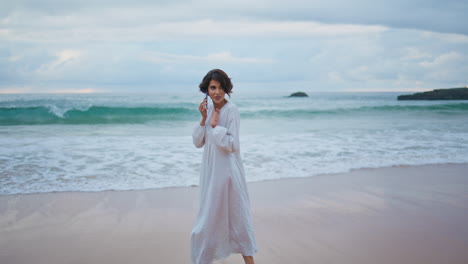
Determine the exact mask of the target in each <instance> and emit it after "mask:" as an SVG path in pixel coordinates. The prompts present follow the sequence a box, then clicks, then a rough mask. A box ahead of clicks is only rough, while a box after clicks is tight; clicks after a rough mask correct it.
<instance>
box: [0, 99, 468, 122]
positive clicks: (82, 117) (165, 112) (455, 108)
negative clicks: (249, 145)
mask: <svg viewBox="0 0 468 264" xmlns="http://www.w3.org/2000/svg"><path fill="white" fill-rule="evenodd" d="M275 107H276V109H275ZM302 107H303V106H302ZM240 112H241V115H242V117H246V118H272V117H273V118H274V117H279V118H281V117H295V118H301V117H302V118H314V117H321V116H330V115H332V116H343V117H344V118H346V117H349V116H350V115H380V114H385V113H387V114H392V113H408V114H411V113H415V114H441V115H459V114H465V115H466V114H468V103H448V104H431V105H383V106H361V107H354V108H351V107H350V108H330V109H307V108H305V109H304V108H301V109H298V108H294V106H292V107H289V108H279V107H278V106H272V107H271V109H265V108H264V109H255V108H250V109H249V108H248V107H247V108H244V109H242V108H240ZM198 116H199V113H198V111H197V109H196V106H194V105H184V106H157V107H151V106H145V107H128V106H127V107H114V106H89V105H88V106H79V107H71V108H63V107H57V106H55V105H53V104H52V105H47V106H27V107H11V106H7V107H0V125H3V126H8V125H45V124H142V123H148V122H153V121H158V120H169V121H183V120H194V119H196V118H197V117H198Z"/></svg>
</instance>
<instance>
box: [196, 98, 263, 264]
mask: <svg viewBox="0 0 468 264" xmlns="http://www.w3.org/2000/svg"><path fill="white" fill-rule="evenodd" d="M212 113H213V104H210V105H209V106H208V113H207V121H206V124H205V125H204V126H200V125H197V126H196V127H195V129H194V130H193V134H192V137H193V143H194V144H195V146H196V147H198V148H201V147H203V146H205V149H204V151H203V160H202V166H201V174H200V198H199V199H200V201H199V211H198V215H197V218H196V220H195V224H194V226H193V229H192V234H191V238H190V254H191V263H192V264H210V263H212V262H213V261H214V260H217V259H221V258H226V257H228V256H229V255H230V254H231V253H240V254H242V255H244V256H253V255H254V254H255V253H256V252H257V243H256V241H255V235H254V230H253V223H252V217H251V215H250V201H249V194H248V191H247V184H246V181H245V172H244V167H243V165H242V160H241V157H240V145H239V124H240V116H239V111H238V110H237V106H236V105H235V104H233V103H231V102H227V103H226V104H225V105H224V106H223V107H222V108H221V110H220V113H219V119H218V124H217V126H216V127H215V128H212V127H211V125H210V120H211V115H212Z"/></svg>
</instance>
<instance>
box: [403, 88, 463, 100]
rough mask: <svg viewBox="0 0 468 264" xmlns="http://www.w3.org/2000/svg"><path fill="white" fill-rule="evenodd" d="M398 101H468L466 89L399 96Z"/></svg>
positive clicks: (440, 90) (449, 89)
mask: <svg viewBox="0 0 468 264" xmlns="http://www.w3.org/2000/svg"><path fill="white" fill-rule="evenodd" d="M398 100H468V88H466V87H465V88H448V89H435V90H432V91H428V92H422V93H415V94H408V95H399V96H398Z"/></svg>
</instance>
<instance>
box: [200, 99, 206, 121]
mask: <svg viewBox="0 0 468 264" xmlns="http://www.w3.org/2000/svg"><path fill="white" fill-rule="evenodd" d="M207 109H208V100H206V98H205V99H203V101H202V102H201V103H200V105H199V106H198V111H200V114H201V115H202V118H203V120H206V118H207V111H206V110H207Z"/></svg>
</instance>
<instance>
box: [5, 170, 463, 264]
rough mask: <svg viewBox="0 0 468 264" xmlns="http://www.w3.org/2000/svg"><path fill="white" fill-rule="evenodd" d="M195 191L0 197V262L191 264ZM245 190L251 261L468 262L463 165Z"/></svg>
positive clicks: (234, 260) (363, 172) (239, 260)
mask: <svg viewBox="0 0 468 264" xmlns="http://www.w3.org/2000/svg"><path fill="white" fill-rule="evenodd" d="M198 191H199V189H198V188H196V187H191V188H169V189H156V190H139V191H106V192H94V193H93V192H62V193H44V194H28V195H8V196H0V263H1V264H16V263H18V264H20V263H21V264H25V263H26V264H27V263H34V264H41V263H44V264H45V263H47V264H54V263H60V264H63V263H69V264H74V263H100V264H102V263H112V264H118V263H125V264H128V263H189V237H190V230H191V227H192V224H193V221H194V219H195V214H196V210H197V204H198V201H197V198H198ZM249 192H250V198H251V205H252V214H253V218H254V224H255V232H256V236H257V240H258V246H259V252H258V254H257V255H256V256H255V260H256V263H257V264H262V263H263V264H265V263H268V264H274V263H285V264H287V263H337V264H338V263H340V264H344V263H346V264H351V263H356V264H366V263H369V264H386V263H392V264H395V263H398V264H403V263H412V264H414V263H424V264H429V263H437V264H441V263H450V264H453V263H460V264H461V263H468V164H442V165H422V166H399V167H387V168H378V169H359V170H353V171H351V172H349V173H340V174H329V175H319V176H313V177H310V178H300V179H282V180H272V181H264V182H256V183H250V184H249ZM216 263H243V262H242V258H241V256H240V255H232V256H231V257H229V258H227V259H225V260H220V261H217V262H216Z"/></svg>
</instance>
